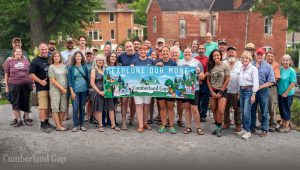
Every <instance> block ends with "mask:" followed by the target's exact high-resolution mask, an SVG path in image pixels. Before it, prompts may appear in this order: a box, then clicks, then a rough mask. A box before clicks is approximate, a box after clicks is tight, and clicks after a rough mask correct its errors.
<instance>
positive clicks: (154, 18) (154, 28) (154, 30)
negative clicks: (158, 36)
mask: <svg viewBox="0 0 300 170" xmlns="http://www.w3.org/2000/svg"><path fill="white" fill-rule="evenodd" d="M156 22H157V21H156V17H153V33H156V24H157V23H156Z"/></svg>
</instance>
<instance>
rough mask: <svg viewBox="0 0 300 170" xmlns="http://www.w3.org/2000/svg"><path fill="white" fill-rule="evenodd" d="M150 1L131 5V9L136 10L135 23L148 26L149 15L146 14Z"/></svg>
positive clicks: (140, 0) (135, 2)
mask: <svg viewBox="0 0 300 170" xmlns="http://www.w3.org/2000/svg"><path fill="white" fill-rule="evenodd" d="M148 3H149V0H136V1H134V2H133V3H131V4H130V5H129V7H130V8H131V9H134V10H136V12H135V14H134V23H137V24H141V25H146V24H147V15H146V13H145V11H146V8H147V5H148Z"/></svg>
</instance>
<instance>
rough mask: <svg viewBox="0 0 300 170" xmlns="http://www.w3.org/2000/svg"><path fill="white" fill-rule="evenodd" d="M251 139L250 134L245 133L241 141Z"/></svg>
mask: <svg viewBox="0 0 300 170" xmlns="http://www.w3.org/2000/svg"><path fill="white" fill-rule="evenodd" d="M250 137H251V133H250V132H246V133H244V134H243V136H242V139H249V138H250Z"/></svg>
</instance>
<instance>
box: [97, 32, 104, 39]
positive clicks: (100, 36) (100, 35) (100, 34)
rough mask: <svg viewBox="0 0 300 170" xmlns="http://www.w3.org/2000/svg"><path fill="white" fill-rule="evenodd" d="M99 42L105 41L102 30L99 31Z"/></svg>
mask: <svg viewBox="0 0 300 170" xmlns="http://www.w3.org/2000/svg"><path fill="white" fill-rule="evenodd" d="M98 35H99V37H98V40H100V41H102V40H103V36H102V30H98Z"/></svg>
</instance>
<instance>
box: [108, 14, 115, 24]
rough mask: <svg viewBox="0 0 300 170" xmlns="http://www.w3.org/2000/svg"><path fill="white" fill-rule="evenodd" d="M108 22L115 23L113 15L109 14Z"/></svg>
mask: <svg viewBox="0 0 300 170" xmlns="http://www.w3.org/2000/svg"><path fill="white" fill-rule="evenodd" d="M109 22H115V13H112V12H111V13H109Z"/></svg>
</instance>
